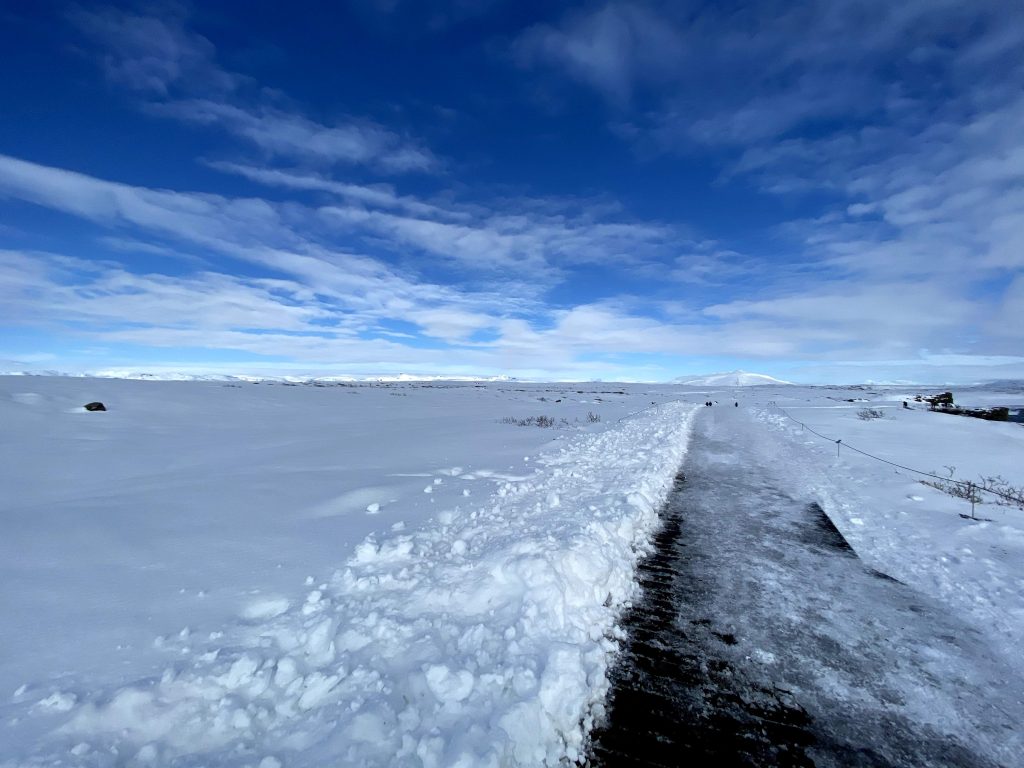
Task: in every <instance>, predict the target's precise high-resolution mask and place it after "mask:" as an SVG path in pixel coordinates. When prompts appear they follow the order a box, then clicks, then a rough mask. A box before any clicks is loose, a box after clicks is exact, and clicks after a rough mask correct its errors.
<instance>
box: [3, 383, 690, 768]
mask: <svg viewBox="0 0 1024 768" xmlns="http://www.w3.org/2000/svg"><path fill="white" fill-rule="evenodd" d="M695 410H696V409H695V408H694V406H692V405H687V404H683V403H671V402H670V403H665V404H663V405H661V406H658V407H657V408H650V409H647V410H645V411H643V412H641V413H639V414H636V415H634V416H632V417H630V418H627V419H624V420H623V421H622V422H621V423H617V424H614V425H612V426H611V427H610V428H608V429H606V430H604V431H601V432H594V433H576V434H574V435H572V436H571V437H568V438H566V439H564V440H563V444H562V445H561V447H555V448H552V449H549V450H548V451H547V452H545V453H544V454H542V456H541V457H539V458H537V459H536V460H535V461H534V462H532V466H533V470H532V472H531V473H529V474H527V473H524V474H522V475H518V476H511V475H509V476H507V477H506V478H504V479H502V480H501V481H500V482H499V484H498V486H497V489H496V492H495V493H494V494H493V495H492V496H491V497H490V498H485V497H480V499H479V501H478V500H476V499H475V498H473V497H468V498H467V497H465V496H463V497H462V498H463V499H464V503H462V504H459V505H457V506H453V507H451V508H449V509H446V510H444V511H442V512H440V513H439V514H438V515H437V516H436V518H435V521H434V524H432V525H430V526H426V527H424V528H422V529H420V530H418V531H414V532H411V533H405V532H404V530H403V524H402V523H401V522H399V523H396V524H394V525H393V526H392V528H393V531H392V532H391V533H390V534H388V535H379V534H377V535H371V536H369V537H367V538H366V539H365V540H364V541H363V542H362V543H361V544H359V545H358V546H357V547H356V548H355V551H354V552H353V553H352V555H351V557H350V559H349V560H348V562H347V565H346V567H344V568H343V569H341V570H339V571H338V572H336V573H335V574H334V575H333V577H331V578H329V579H326V580H324V581H322V582H318V581H317V580H314V579H313V578H312V577H310V578H309V579H307V585H306V587H307V589H306V592H305V595H304V597H303V598H302V599H300V600H293V601H289V600H287V599H284V598H278V599H268V598H266V597H260V598H258V599H256V600H254V601H253V602H252V604H251V605H250V606H249V607H248V609H246V611H245V612H244V616H245V618H246V621H247V623H245V624H243V625H241V626H240V627H234V628H226V633H225V634H222V633H219V632H218V633H212V634H211V635H209V637H204V638H197V637H195V636H194V635H193V634H192V633H190V632H189V631H188V630H187V629H186V630H183V631H182V632H181V633H180V634H179V635H177V636H174V637H171V638H167V639H165V640H164V641H163V642H164V645H165V646H166V647H167V648H168V649H170V650H176V651H178V654H179V657H180V658H181V660H182V661H181V662H178V663H172V664H171V665H169V666H168V667H167V668H166V669H165V670H164V672H163V674H162V676H161V677H160V678H159V679H158V680H147V681H142V682H139V683H133V684H130V685H126V686H120V687H118V688H115V689H110V690H106V691H100V692H97V691H81V690H79V691H75V692H70V691H68V692H58V695H57V698H54V699H53V703H54V706H53V707H51V709H50V711H51V712H54V711H56V712H59V713H61V716H62V718H63V725H61V726H60V727H59V728H58V729H57V730H56V731H55V732H52V733H50V734H49V735H48V736H47V737H46V739H45V740H44V742H43V743H44V746H43V747H41V748H40V749H39V750H37V751H36V752H34V754H32V755H31V756H25V757H24V758H21V759H20V760H19V763H18V764H20V765H25V764H37V765H53V764H55V763H57V762H60V761H63V760H66V759H67V755H68V753H69V752H70V754H71V755H73V756H74V760H75V762H76V764H83V765H86V764H87V765H97V766H98V765H114V764H123V763H124V762H125V761H126V760H128V761H132V760H134V761H136V762H138V763H139V764H146V763H149V764H166V763H169V762H171V761H174V760H175V759H179V758H182V759H184V761H185V762H186V763H188V764H195V762H196V761H199V762H201V763H202V762H206V761H208V760H214V761H215V762H217V763H218V764H230V765H251V766H261V768H274V767H275V766H281V765H286V766H301V765H310V766H320V765H326V764H344V765H399V766H401V765H410V766H411V765H417V766H418V765H423V766H488V765H492V766H499V765H516V764H519V765H543V764H549V765H555V764H558V763H559V761H560V760H562V759H564V758H566V757H567V758H569V759H570V760H572V759H575V758H576V757H578V756H579V755H580V750H581V748H582V747H583V744H584V740H585V736H586V733H587V732H588V730H589V728H590V727H591V725H592V721H593V718H594V717H595V715H596V714H598V713H599V710H600V707H601V702H602V701H603V699H604V695H605V693H606V690H607V681H606V678H605V675H606V670H607V668H608V663H609V660H610V656H611V654H612V653H613V652H614V650H615V648H616V643H615V641H614V640H612V639H610V634H611V633H612V631H613V627H614V624H615V621H616V618H617V616H618V613H619V611H620V609H621V606H622V604H623V603H624V602H625V601H627V600H628V599H629V598H630V597H631V596H632V595H633V592H634V589H635V585H634V583H633V580H632V577H633V570H634V566H635V563H636V560H637V558H638V557H639V556H640V554H641V553H642V551H643V550H644V549H645V545H646V542H647V541H648V539H649V536H650V534H651V532H652V530H653V528H654V527H655V526H656V524H657V511H658V508H659V506H660V504H661V502H662V501H663V499H664V497H665V496H666V494H667V491H668V488H669V487H670V484H671V480H672V476H673V474H674V472H675V470H676V469H677V467H678V466H679V464H680V463H681V461H682V458H683V455H684V453H685V450H686V444H687V440H688V435H689V428H690V421H691V419H692V415H693V413H694V412H695ZM450 476H451V477H452V478H453V479H455V478H461V477H465V476H469V477H467V479H470V480H472V479H473V478H472V477H471V472H465V471H464V470H463V469H461V468H459V467H453V468H451V469H450ZM436 483H437V480H434V481H432V482H431V483H430V484H428V485H427V486H426V488H424V491H432V490H433V487H434V486H435V484H436ZM470 498H472V499H473V500H472V502H470V501H469V499H470ZM370 506H373V505H372V504H371V505H370ZM367 511H369V509H368V510H367ZM228 641H230V642H228Z"/></svg>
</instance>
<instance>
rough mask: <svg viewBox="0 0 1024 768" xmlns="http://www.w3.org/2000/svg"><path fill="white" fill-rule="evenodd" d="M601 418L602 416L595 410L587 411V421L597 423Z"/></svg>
mask: <svg viewBox="0 0 1024 768" xmlns="http://www.w3.org/2000/svg"><path fill="white" fill-rule="evenodd" d="M600 420H601V417H600V416H599V415H598V414H596V413H594V412H593V411H587V422H588V423H590V424H597V423H598V422H599V421H600Z"/></svg>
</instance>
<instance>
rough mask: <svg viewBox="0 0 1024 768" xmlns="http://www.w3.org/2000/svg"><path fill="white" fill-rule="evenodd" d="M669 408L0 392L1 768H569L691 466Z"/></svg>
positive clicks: (171, 390)
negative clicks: (678, 478)
mask: <svg viewBox="0 0 1024 768" xmlns="http://www.w3.org/2000/svg"><path fill="white" fill-rule="evenodd" d="M676 396H677V395H673V394H671V393H668V392H666V391H665V389H664V388H661V389H660V390H659V389H657V388H653V389H652V388H648V387H636V386H634V387H626V388H624V387H620V386H617V385H616V386H609V385H568V386H560V385H559V386H549V385H529V386H527V385H512V384H501V385H499V384H489V385H486V386H484V385H475V384H464V385H455V384H443V385H431V384H393V385H387V386H383V385H381V386H324V387H317V386H287V385H281V384H255V383H253V384H244V385H241V386H225V385H224V384H221V383H215V382H152V381H119V380H100V379H62V378H43V377H7V378H3V379H0V420H2V423H3V427H4V429H3V442H2V448H0V450H2V457H0V487H2V488H4V494H3V498H2V505H3V506H2V519H3V521H4V536H3V537H2V538H0V584H2V587H0V625H2V627H3V634H2V635H0V691H3V692H4V695H3V699H2V704H0V715H2V718H3V725H2V726H0V727H2V728H3V729H4V732H3V733H2V734H0V745H2V747H0V756H2V758H6V759H8V760H12V761H13V763H12V764H19V765H21V764H26V763H40V764H54V763H56V762H57V761H59V760H61V759H64V760H65V761H67V760H70V761H71V762H73V763H76V764H85V765H108V764H109V765H115V764H117V765H120V764H123V763H124V761H125V760H126V759H131V760H135V761H136V762H138V763H140V764H143V763H147V762H148V763H157V764H166V763H169V762H171V761H172V760H174V759H175V758H176V757H180V756H184V758H183V759H184V762H185V763H186V764H195V762H194V761H195V760H200V761H207V760H209V761H214V762H217V764H231V765H234V764H238V765H249V764H251V765H258V764H260V763H261V761H265V768H266V766H273V765H276V764H277V762H275V761H280V762H282V763H286V764H288V765H323V764H325V761H327V760H328V759H335V760H337V759H341V760H342V761H343V762H345V763H346V764H361V763H367V764H374V765H385V764H410V765H419V764H423V765H456V764H460V761H462V763H463V764H467V765H469V764H472V765H486V764H498V763H499V761H501V760H506V761H507V760H509V759H514V760H516V761H518V762H519V763H520V764H524V765H531V764H538V763H539V762H541V761H542V760H544V759H545V758H550V759H552V760H556V759H557V758H558V757H559V756H561V755H564V754H569V755H572V754H574V753H575V751H576V750H577V749H578V748H579V746H580V744H581V743H582V740H583V737H584V732H585V728H586V726H587V723H588V722H589V721H588V719H587V718H589V714H588V713H589V712H590V711H591V709H592V708H593V707H595V706H598V707H599V706H600V703H601V699H602V697H603V693H604V685H605V683H604V670H605V668H606V665H607V662H608V657H609V654H610V652H611V651H612V650H613V648H614V646H613V645H612V644H611V642H610V641H609V640H607V639H606V637H605V635H606V634H607V632H608V631H609V630H610V629H611V627H612V625H613V623H614V621H615V618H616V616H617V612H618V609H619V607H620V606H621V605H622V603H623V602H624V601H625V600H627V599H628V597H629V596H630V595H631V594H632V591H633V589H634V587H633V584H632V568H633V563H634V561H635V559H636V558H637V556H638V551H639V550H640V549H642V548H643V544H644V543H645V542H646V540H647V538H648V536H649V534H650V531H651V529H652V527H653V526H655V525H656V522H657V517H656V512H657V509H658V505H659V502H660V501H661V500H662V498H663V497H664V494H665V492H666V489H667V488H668V486H669V484H670V481H671V477H672V475H673V473H674V471H675V469H676V467H677V466H678V464H679V463H680V461H681V459H682V457H683V454H684V452H685V447H686V441H687V436H688V424H689V417H690V415H691V413H692V412H693V411H694V408H693V406H690V405H686V404H679V403H673V402H671V401H672V400H673V398H674V397H676ZM93 400H99V401H102V402H103V403H104V404H105V405H106V406H107V408H108V409H109V410H108V411H107V412H99V413H90V412H86V411H84V410H83V409H82V408H81V406H82V405H83V404H84V403H86V402H89V401H93ZM590 413H593V414H594V415H595V417H599V418H600V421H591V420H589V419H588V414H590ZM536 416H551V417H553V418H554V419H555V420H556V424H555V425H554V426H553V427H547V428H545V427H537V426H517V425H515V424H508V423H502V420H503V419H504V418H505V417H510V418H515V419H522V418H528V417H536ZM563 419H565V422H563V421H562V420H563ZM190 759H192V762H190ZM0 762H3V760H2V759H0Z"/></svg>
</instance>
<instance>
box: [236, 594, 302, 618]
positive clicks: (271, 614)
mask: <svg viewBox="0 0 1024 768" xmlns="http://www.w3.org/2000/svg"><path fill="white" fill-rule="evenodd" d="M290 607H291V603H290V602H289V601H288V599H287V598H284V597H264V598H261V599H259V600H254V601H253V602H251V603H249V604H248V605H247V606H245V607H244V608H243V609H242V613H241V615H242V618H243V619H248V620H249V621H263V620H266V619H273V618H275V617H277V616H280V615H281V614H283V613H285V612H286V611H287V610H288V609H289V608H290Z"/></svg>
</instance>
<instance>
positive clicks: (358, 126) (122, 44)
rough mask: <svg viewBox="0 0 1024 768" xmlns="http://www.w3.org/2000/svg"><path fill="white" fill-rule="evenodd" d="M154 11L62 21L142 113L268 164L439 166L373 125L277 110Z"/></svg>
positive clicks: (94, 12)
mask: <svg viewBox="0 0 1024 768" xmlns="http://www.w3.org/2000/svg"><path fill="white" fill-rule="evenodd" d="M161 10H162V12H161V13H160V15H159V16H157V15H146V14H136V13H130V12H126V11H122V10H119V9H116V8H102V7H101V8H99V9H90V10H85V9H78V10H76V11H74V12H72V13H71V14H70V15H69V18H70V20H71V22H72V23H73V24H74V25H75V26H76V27H78V29H79V30H80V31H81V32H82V33H83V34H84V35H85V36H86V37H87V38H88V39H90V40H91V41H93V43H94V44H95V45H96V46H97V48H98V56H99V59H100V61H101V64H102V66H103V70H104V72H105V73H106V75H107V77H108V79H109V80H110V81H111V82H112V83H114V84H116V85H120V86H123V87H126V88H128V89H130V90H132V91H134V92H136V93H137V94H138V95H139V96H140V97H142V99H143V102H142V104H143V107H144V109H145V110H146V111H147V112H148V113H150V114H153V115H158V116H161V117H166V118H171V119H174V120H179V121H182V122H186V123H192V124H196V125H203V126H209V127H212V128H217V129H219V130H222V131H225V132H227V133H229V134H231V135H233V136H235V137H237V138H239V139H242V140H243V141H245V142H246V143H248V144H250V145H252V146H255V147H256V148H258V149H259V150H261V151H262V152H263V153H265V155H266V156H268V157H272V158H285V159H292V160H297V161H303V162H307V163H311V164H313V165H320V166H327V167H329V166H332V165H335V164H348V165H363V166H368V167H370V168H373V169H375V170H377V171H380V172H383V173H408V172H432V171H435V170H437V169H438V168H439V167H440V162H439V161H438V159H437V158H436V157H435V156H434V154H433V153H432V152H430V150H429V149H427V148H426V147H424V146H422V145H421V144H420V143H418V142H416V141H414V140H412V139H409V138H407V137H404V136H402V135H400V134H399V133H397V132H395V131H393V130H390V129H388V128H386V127H384V126H382V125H380V124H378V123H376V122H374V121H372V120H369V119H365V118H364V119H355V118H352V119H348V120H345V121H339V122H334V123H330V124H328V123H323V122H319V121H317V120H314V119H312V118H310V117H308V116H306V115H303V114H301V113H299V112H297V111H295V110H289V109H285V108H282V107H281V106H280V105H279V104H276V103H274V102H273V101H272V100H271V99H270V97H269V96H267V95H266V93H265V92H263V91H262V90H260V89H258V88H257V87H255V84H254V83H253V82H252V81H250V80H249V79H248V78H246V77H245V76H244V75H241V74H238V73H235V72H230V71H228V70H225V69H224V68H222V67H221V66H220V65H219V64H218V63H217V60H216V49H215V47H214V46H213V44H212V43H211V42H210V41H209V40H208V39H207V38H205V37H203V36H202V35H200V34H198V33H197V32H195V31H193V30H192V29H190V28H189V27H188V26H187V23H186V22H187V17H186V14H185V13H184V11H183V10H181V9H180V8H176V7H171V8H168V9H161Z"/></svg>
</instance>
